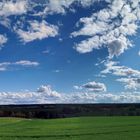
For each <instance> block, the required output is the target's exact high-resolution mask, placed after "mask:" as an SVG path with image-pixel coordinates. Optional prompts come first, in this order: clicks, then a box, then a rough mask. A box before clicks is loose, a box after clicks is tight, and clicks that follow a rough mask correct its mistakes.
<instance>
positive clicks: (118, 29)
mask: <svg viewBox="0 0 140 140" xmlns="http://www.w3.org/2000/svg"><path fill="white" fill-rule="evenodd" d="M106 2H108V6H107V7H106V8H104V9H101V10H99V11H98V12H96V13H93V14H92V16H90V17H83V18H81V19H80V20H79V22H78V25H79V27H81V26H82V27H81V29H79V31H74V32H73V33H72V34H71V36H73V37H76V36H87V37H88V39H85V40H83V41H81V42H79V43H77V44H76V45H75V49H76V50H77V51H78V52H80V53H87V52H91V51H93V49H100V48H101V47H107V48H108V52H109V58H112V57H114V56H119V55H120V54H122V53H123V52H124V51H125V50H127V49H128V48H129V47H131V46H132V43H131V41H130V40H129V39H128V36H132V35H135V34H136V32H137V29H138V23H139V20H140V14H139V13H140V3H139V1H137V2H133V1H129V0H126V1H124V0H114V1H111V0H106Z"/></svg>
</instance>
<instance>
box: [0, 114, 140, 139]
mask: <svg viewBox="0 0 140 140" xmlns="http://www.w3.org/2000/svg"><path fill="white" fill-rule="evenodd" d="M88 139H91V140H93V139H94V140H139V139H140V117H138V116H130V117H128V116H126V117H119V116H118V117H77V118H63V119H47V120H45V119H23V118H22V119H21V118H0V140H88Z"/></svg>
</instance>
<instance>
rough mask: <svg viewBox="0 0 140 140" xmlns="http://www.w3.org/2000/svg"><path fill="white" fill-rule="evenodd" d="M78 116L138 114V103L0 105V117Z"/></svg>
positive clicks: (139, 113) (139, 110)
mask: <svg viewBox="0 0 140 140" xmlns="http://www.w3.org/2000/svg"><path fill="white" fill-rule="evenodd" d="M79 116H140V104H41V105H1V106H0V117H23V118H44V119H51V118H66V117H79Z"/></svg>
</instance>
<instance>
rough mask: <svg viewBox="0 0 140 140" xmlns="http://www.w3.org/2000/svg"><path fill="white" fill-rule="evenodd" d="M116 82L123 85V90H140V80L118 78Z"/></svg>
mask: <svg viewBox="0 0 140 140" xmlns="http://www.w3.org/2000/svg"><path fill="white" fill-rule="evenodd" d="M117 81H119V82H121V83H123V84H125V89H132V90H138V89H140V78H120V79H117Z"/></svg>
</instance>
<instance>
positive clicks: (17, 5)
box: [0, 0, 28, 17]
mask: <svg viewBox="0 0 140 140" xmlns="http://www.w3.org/2000/svg"><path fill="white" fill-rule="evenodd" d="M27 2H28V1H27V0H20V1H14V0H11V1H2V2H0V9H1V10H0V16H4V17H7V16H11V15H21V14H24V13H26V12H27V8H28V3H27Z"/></svg>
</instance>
